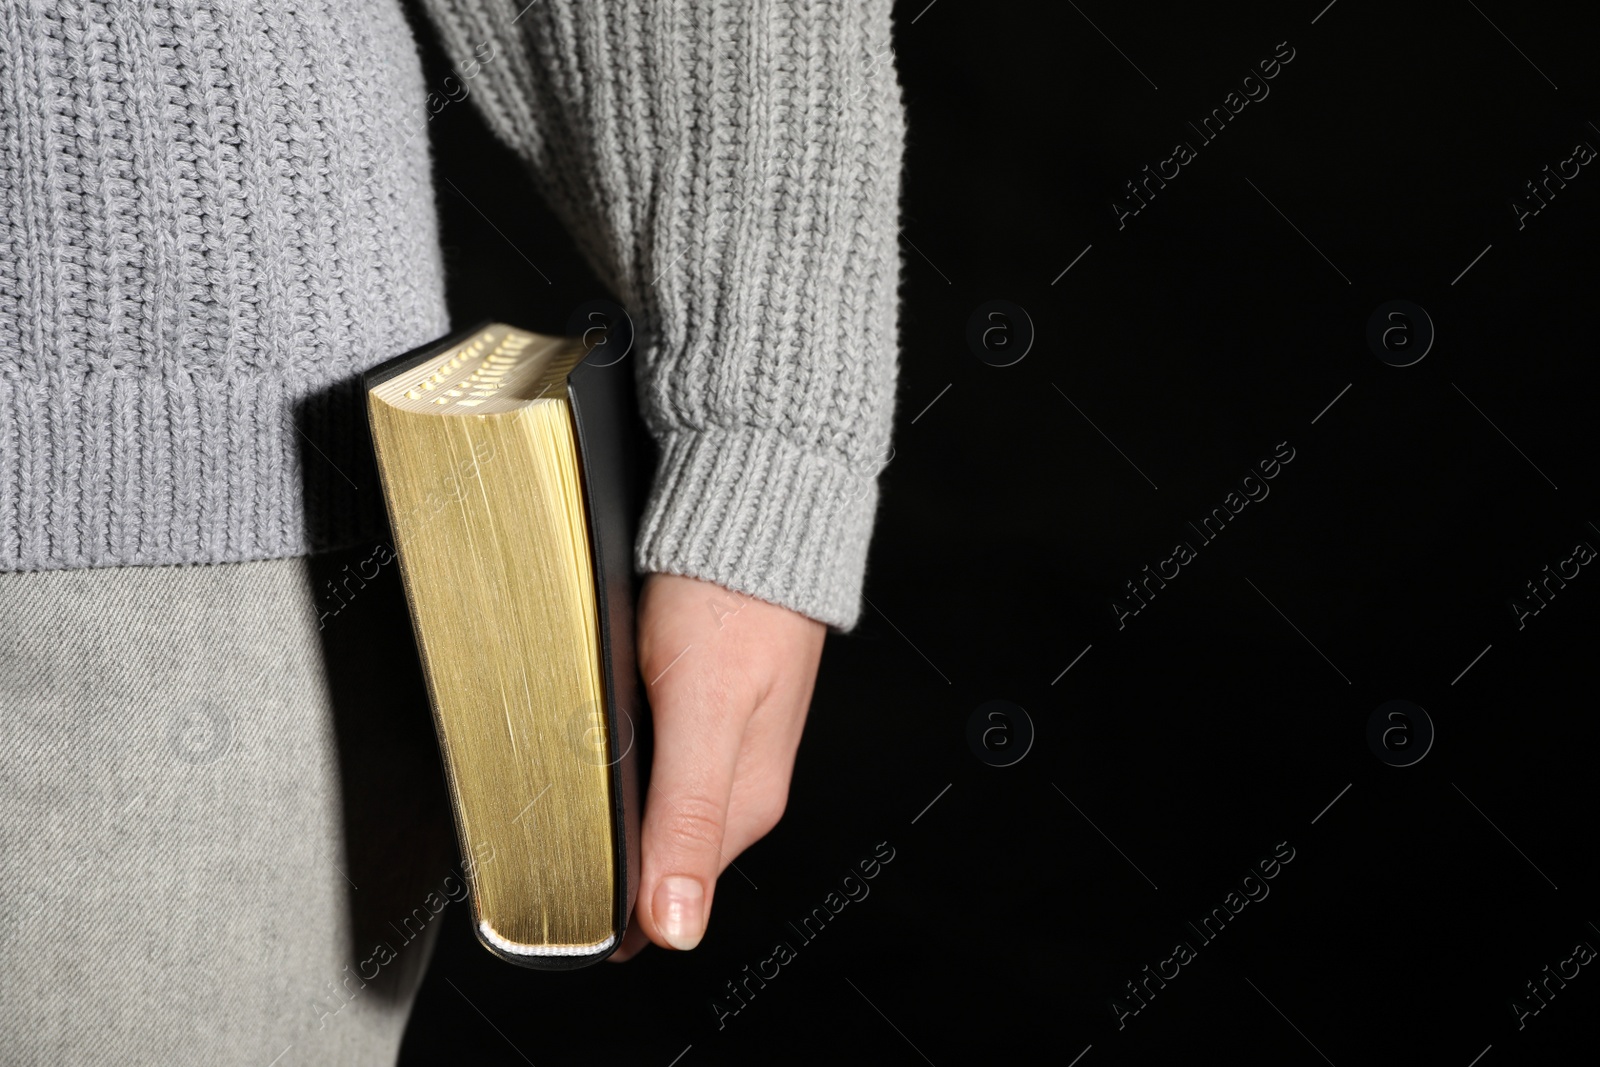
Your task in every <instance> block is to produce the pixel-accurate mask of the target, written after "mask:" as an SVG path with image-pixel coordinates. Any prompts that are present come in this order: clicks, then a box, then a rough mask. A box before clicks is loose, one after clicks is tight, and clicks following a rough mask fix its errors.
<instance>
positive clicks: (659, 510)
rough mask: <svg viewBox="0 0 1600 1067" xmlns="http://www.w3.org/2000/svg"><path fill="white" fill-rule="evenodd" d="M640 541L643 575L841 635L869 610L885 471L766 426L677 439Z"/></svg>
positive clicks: (670, 445)
mask: <svg viewBox="0 0 1600 1067" xmlns="http://www.w3.org/2000/svg"><path fill="white" fill-rule="evenodd" d="M660 443H661V446H662V447H661V455H660V460H659V461H658V463H657V467H656V477H655V481H654V484H653V486H652V488H651V493H650V499H649V502H648V503H647V504H646V505H645V512H644V517H643V520H642V521H641V523H640V528H639V538H638V541H637V543H636V563H637V566H638V567H639V569H640V570H641V571H645V572H662V573H666V574H681V575H685V576H687V577H691V578H700V579H703V580H705V581H709V582H715V583H717V584H718V585H721V586H725V587H726V588H728V589H731V590H733V591H735V592H739V593H745V594H747V595H749V596H753V597H756V598H758V599H760V600H766V601H769V602H771V603H774V604H781V605H783V606H785V607H788V608H790V609H792V610H795V611H798V612H800V613H801V614H803V615H806V616H809V617H810V618H813V619H817V620H818V621H820V622H825V623H827V624H828V625H830V626H834V627H837V628H838V629H840V630H844V631H848V630H850V629H852V628H853V627H854V626H855V624H856V620H857V618H858V617H859V616H860V613H861V586H862V580H863V577H864V574H865V571H866V564H867V545H868V542H869V541H870V539H871V535H872V519H873V513H874V511H875V510H876V508H877V504H878V488H877V482H876V479H875V475H876V473H877V472H876V471H872V470H868V471H857V470H854V469H853V468H851V467H850V466H849V465H848V464H846V463H844V462H842V461H841V460H839V459H836V458H833V457H830V456H825V455H821V454H818V453H816V452H813V451H808V450H806V449H802V448H800V447H798V446H796V445H794V444H793V443H791V442H790V441H788V440H787V439H785V438H784V437H783V436H782V435H781V434H778V433H775V432H772V431H763V430H755V429H748V428H744V429H732V430H721V429H719V430H709V431H704V432H684V433H678V434H672V435H669V436H667V437H666V438H665V439H664V440H662V441H661V442H660Z"/></svg>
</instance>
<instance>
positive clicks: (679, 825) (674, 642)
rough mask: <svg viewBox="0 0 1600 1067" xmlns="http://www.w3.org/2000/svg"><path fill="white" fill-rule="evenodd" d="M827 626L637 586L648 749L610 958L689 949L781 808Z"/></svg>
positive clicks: (661, 587) (689, 587) (712, 594)
mask: <svg viewBox="0 0 1600 1067" xmlns="http://www.w3.org/2000/svg"><path fill="white" fill-rule="evenodd" d="M730 605H731V606H730ZM825 631H826V628H825V627H823V626H822V624H820V623H817V622H814V621H812V620H810V619H807V618H805V617H804V616H801V615H798V614H796V613H794V612H791V611H788V610H786V609H784V608H780V607H777V606H775V605H772V604H767V603H765V602H762V601H756V600H751V599H749V598H740V597H737V596H736V595H735V594H732V593H729V592H728V591H727V590H724V589H721V588H720V587H718V586H715V585H712V584H711V583H707V582H701V581H697V580H695V579H691V578H681V577H676V576H668V575H659V574H657V575H651V576H650V577H649V579H647V581H646V583H645V589H644V592H643V595H642V596H641V598H640V605H639V665H640V670H641V673H642V674H643V676H644V679H645V684H646V687H647V690H648V693H649V697H650V705H651V713H652V719H653V722H654V726H655V755H654V760H653V763H652V773H651V782H650V788H649V790H648V791H647V794H646V797H645V811H644V821H643V825H642V827H641V837H642V842H641V852H642V857H641V858H642V867H643V869H642V872H641V877H640V885H639V894H638V897H637V900H636V902H635V904H634V917H635V920H636V921H635V924H634V928H633V929H632V930H630V933H629V936H628V937H627V938H626V939H625V941H624V943H623V945H622V946H620V947H619V948H618V950H617V952H616V953H614V954H613V956H612V958H613V959H617V960H619V961H620V960H625V959H627V958H629V957H630V956H632V955H634V954H635V953H636V952H637V951H639V949H640V948H642V947H643V946H644V944H645V943H646V939H648V941H651V942H654V943H656V944H658V945H661V946H662V947H664V948H675V949H679V950H687V949H692V948H694V947H695V946H696V945H697V944H699V943H700V939H701V938H702V937H703V936H704V933H705V929H706V924H707V921H708V919H709V916H710V912H711V902H712V897H713V895H714V892H715V888H716V882H717V876H718V875H719V874H721V873H722V871H723V870H724V868H726V867H727V866H728V865H729V864H730V863H732V861H733V859H734V857H736V856H737V855H738V854H739V853H740V852H742V851H743V850H744V849H745V848H747V847H748V846H749V845H751V844H752V843H754V842H755V841H757V840H759V839H760V838H761V837H762V836H764V835H765V834H766V833H767V832H768V831H769V830H771V829H772V827H773V826H774V825H775V824H776V823H777V821H778V819H779V818H780V817H781V816H782V814H783V809H784V803H785V801H786V799H787V796H788V791H789V780H790V775H791V772H792V769H793V764H794V756H795V751H796V749H797V747H798V745H799V742H800V732H801V729H802V727H803V726H804V723H805V713H806V707H807V705H808V704H809V703H810V697H811V690H812V685H813V683H814V681H815V677H816V668H817V660H818V658H819V657H820V655H821V649H822V639H823V635H824V634H825Z"/></svg>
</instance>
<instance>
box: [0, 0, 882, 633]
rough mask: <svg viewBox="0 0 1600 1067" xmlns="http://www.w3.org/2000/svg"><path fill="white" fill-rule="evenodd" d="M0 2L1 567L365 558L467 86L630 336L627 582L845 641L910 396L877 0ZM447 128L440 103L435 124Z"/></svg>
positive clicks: (429, 316)
mask: <svg viewBox="0 0 1600 1067" xmlns="http://www.w3.org/2000/svg"><path fill="white" fill-rule="evenodd" d="M425 6H426V7H427V9H428V14H429V16H430V17H431V20H432V23H433V26H432V27H431V28H432V29H433V30H434V31H436V32H437V33H438V34H439V36H440V39H441V40H442V42H443V43H444V46H445V50H446V52H447V54H448V55H449V56H450V57H451V58H452V60H453V61H454V65H455V70H456V75H457V79H458V80H457V82H456V83H455V84H454V85H449V86H430V85H426V84H425V83H424V80H423V76H422V73H421V69H420V65H419V62H418V57H417V50H416V44H415V41H414V40H413V38H412V35H411V30H410V28H409V27H408V26H407V24H406V21H405V19H404V17H403V15H402V13H401V11H400V10H399V8H398V6H397V3H396V0H302V2H296V3H282V4H279V3H272V2H270V0H257V2H247V0H138V2H132V0H99V2H95V0H7V2H6V3H4V4H0V570H40V569H50V568H68V567H97V566H117V565H129V564H168V563H221V562H232V561H242V560H252V559H267V558H274V557H283V556H291V555H299V554H304V553H306V552H310V551H314V550H317V549H319V548H323V547H332V546H335V545H340V544H351V543H355V542H356V541H358V540H362V539H370V538H375V537H380V536H382V535H383V526H382V519H381V511H380V510H379V506H378V505H379V502H378V499H377V497H378V487H377V486H376V485H373V484H356V483H353V482H352V480H351V479H350V478H349V477H348V476H347V474H346V473H345V472H346V471H347V470H358V469H359V465H358V464H357V463H356V462H355V459H356V458H357V457H358V456H359V455H360V454H361V452H362V451H363V450H365V448H366V447H367V446H366V440H365V428H364V426H363V425H362V424H361V422H360V420H359V418H353V417H351V416H352V413H353V412H359V410H360V409H359V408H358V407H356V406H355V405H353V404H350V403H340V402H338V401H339V398H340V397H345V399H348V397H347V396H346V395H345V394H347V393H348V392H349V390H351V389H353V381H354V375H355V374H357V373H358V372H359V371H361V370H363V369H365V368H367V367H370V366H372V365H373V364H375V363H378V362H380V361H382V360H384V359H386V358H388V357H390V356H392V355H395V354H397V353H399V352H402V351H404V350H406V349H409V348H413V347H415V346H417V345H420V344H423V343H425V342H427V341H430V340H433V339H434V338H436V337H438V336H440V335H442V334H444V333H445V332H447V330H448V327H449V323H448V321H447V316H446V312H445V305H444V282H443V276H442V265H441V256H440V249H439V246H438V236H437V228H436V220H435V213H434V210H435V209H434V190H433V187H432V183H431V176H430V168H431V163H430V158H429V154H428V147H427V144H428V138H427V128H428V127H427V118H428V112H429V106H430V104H429V102H430V96H429V94H430V92H431V93H433V94H435V95H434V96H433V97H432V98H431V99H433V100H434V101H437V99H438V98H439V96H441V95H444V94H447V93H454V94H456V95H459V93H460V86H461V85H462V84H465V85H466V86H467V87H468V90H469V95H470V98H471V99H472V100H473V101H475V102H476V104H477V105H478V106H480V107H481V108H482V110H483V113H484V115H485V116H486V118H487V120H488V122H489V124H490V126H491V127H492V129H493V130H494V131H495V132H496V134H498V135H499V136H500V137H502V138H503V139H504V140H506V141H507V142H508V143H509V144H510V145H511V146H512V147H513V148H515V149H516V150H517V151H518V152H519V153H520V154H521V155H522V156H523V157H524V158H525V159H526V160H527V162H528V164H529V166H530V167H531V169H532V172H533V175H534V178H535V180H536V182H537V183H538V184H539V186H540V188H541V191H542V192H543V193H544V195H545V196H546V198H547V200H548V201H549V202H550V204H551V205H552V207H553V208H554V209H555V210H556V211H557V212H558V214H559V215H560V216H561V217H562V219H563V221H564V222H565V224H566V225H567V226H568V227H569V228H570V229H571V231H572V233H573V235H574V237H575V239H576V240H577V241H578V242H579V246H580V248H581V249H582V250H583V253H584V255H585V257H586V259H587V260H588V261H589V263H590V265H591V266H592V267H593V268H594V269H595V271H596V273H597V275H598V276H599V277H600V278H601V279H602V280H603V281H604V282H605V283H606V284H607V286H608V287H609V288H610V289H611V290H612V291H613V293H614V294H615V295H616V297H617V298H618V300H619V301H620V302H621V303H622V304H623V305H624V306H625V307H627V308H628V309H629V311H630V312H631V313H632V315H633V318H634V319H635V322H636V325H637V326H638V329H639V339H638V342H637V344H636V349H635V352H636V357H630V358H636V359H637V363H636V373H637V382H638V387H639V391H640V398H641V401H642V407H643V410H644V413H645V419H646V422H647V424H648V426H649V428H650V431H651V433H652V434H653V435H654V436H655V438H656V440H657V441H658V443H659V444H660V446H661V461H660V466H659V468H658V469H657V471H656V472H655V479H654V482H653V486H652V491H651V494H650V499H649V503H648V505H647V509H646V513H645V516H644V519H643V523H642V526H641V530H640V534H639V540H638V544H637V558H636V562H637V565H638V566H639V568H640V569H641V570H644V571H665V572H671V573H678V574H687V575H691V576H695V577H700V578H705V579H708V580H711V581H715V582H718V583H721V584H723V585H726V586H729V587H730V588H733V589H736V590H739V591H742V592H746V593H749V594H751V595H754V596H757V597H760V598H762V599H764V600H769V601H772V602H774V603H778V604H782V605H785V606H787V607H791V608H794V609H795V610H798V611H801V612H803V613H805V614H807V615H810V616H812V617H813V618H817V619H820V620H823V621H825V622H828V623H831V624H834V625H836V626H840V627H843V628H849V627H850V626H852V625H853V624H854V622H855V620H856V618H857V616H858V613H859V602H860V590H861V582H862V572H863V568H864V566H865V558H866V549H867V543H868V539H869V535H870V532H871V527H872V519H873V513H874V510H875V507H876V503H877V488H876V476H877V473H878V470H879V467H880V466H881V463H882V460H883V457H884V456H885V454H886V453H887V451H888V447H887V446H888V436H889V425H890V416H891V412H892V408H893V400H894V383H895V362H896V360H895V356H896V345H897V331H896V317H897V314H896V313H897V303H898V282H899V273H900V266H901V260H900V251H899V246H898V222H897V217H898V196H899V185H900V166H901V156H902V151H903V139H904V113H903V110H902V105H901V98H900V90H899V86H898V83H897V81H896V77H895V73H894V69H893V62H892V53H890V51H889V29H890V2H889V0H764V2H757V0H656V2H651V0H588V2H582V3H580V2H572V0H534V2H532V3H526V0H426V3H425ZM435 106H437V105H436V104H435Z"/></svg>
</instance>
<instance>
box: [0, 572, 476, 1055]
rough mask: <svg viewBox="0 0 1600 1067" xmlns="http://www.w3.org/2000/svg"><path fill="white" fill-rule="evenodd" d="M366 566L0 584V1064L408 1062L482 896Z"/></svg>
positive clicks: (394, 626)
mask: <svg viewBox="0 0 1600 1067" xmlns="http://www.w3.org/2000/svg"><path fill="white" fill-rule="evenodd" d="M369 558H371V557H370V553H365V554H361V553H357V554H345V555H343V556H336V557H329V558H325V559H318V560H312V561H308V560H305V559H289V560H269V561H260V562H252V563H240V564H224V565H218V566H180V567H130V568H99V569H92V570H76V571H62V570H57V571H39V572H31V573H6V574H0V780H3V782H4V787H3V789H0V857H3V858H0V869H3V871H4V877H3V878H0V974H3V975H4V981H3V982H0V1060H3V1062H5V1063H6V1064H18V1065H22V1064H52V1065H53V1064H91V1063H94V1064H98V1063H128V1064H152V1065H162V1067H168V1065H183V1064H196V1065H202V1064H203V1065H207V1067H213V1065H233V1064H240V1065H248V1067H265V1065H266V1064H268V1063H273V1062H274V1057H278V1056H280V1054H282V1055H281V1058H280V1059H277V1060H276V1061H275V1062H276V1064H277V1065H278V1067H291V1065H295V1064H392V1063H393V1062H394V1059H395V1056H396V1054H397V1052H398V1049H399V1045H400V1039H401V1035H402V1033H403V1031H404V1027H405V1021H406V1014H407V1011H408V1010H409V1006H410V1003H411V1000H412V997H413V994H414V992H415V989H416V986H417V984H418V982H419V980H420V976H421V974H422V972H423V970H424V968H425V966H426V962H427V958H428V955H429V952H430V949H431V944H432V939H433V937H434V936H435V933H436V931H437V930H438V928H439V923H440V921H441V920H440V919H439V918H438V917H437V916H438V915H439V914H442V910H443V904H442V901H441V900H440V898H441V897H453V898H456V899H459V898H461V897H464V895H465V887H464V885H462V884H461V883H459V881H453V880H452V874H451V871H452V865H453V862H454V859H455V857H454V854H453V850H454V843H453V840H452V838H451V835H450V833H449V826H448V811H447V809H446V808H445V807H444V800H443V792H442V786H441V784H440V774H439V769H438V756H437V751H436V748H435V746H434V745H433V743H432V738H431V733H430V731H431V722H430V721H429V720H428V718H427V715H428V712H427V707H426V704H425V702H424V700H423V697H422V694H421V690H420V685H421V681H420V677H419V676H418V675H417V674H416V668H415V662H414V658H413V657H410V656H409V655H408V646H406V645H403V644H402V645H398V646H397V645H396V641H397V640H401V639H405V638H406V637H407V636H408V635H407V634H406V632H405V629H404V627H405V617H404V615H403V614H401V613H400V611H399V603H400V601H399V596H398V590H397V589H396V588H394V582H393V576H392V575H390V574H389V573H388V571H389V570H392V568H385V569H384V571H383V573H380V574H376V575H374V570H375V568H374V567H373V566H371V565H368V566H366V567H362V566H361V564H362V563H363V562H364V561H365V560H366V559H369ZM350 562H353V563H354V567H353V568H352V569H355V570H360V571H362V573H365V574H368V575H374V580H372V581H368V582H361V581H360V580H359V579H358V580H357V581H356V582H354V583H352V584H350V585H349V586H348V588H347V590H346V591H345V593H344V595H343V597H342V599H341V600H335V599H334V598H333V597H332V596H331V594H329V593H328V591H327V587H326V582H327V581H328V580H329V579H330V578H333V577H335V576H336V575H337V574H339V573H341V572H338V571H337V568H338V567H339V566H340V565H341V564H345V563H350ZM313 581H316V583H317V587H318V589H321V590H322V595H321V596H320V597H317V598H314V597H313V589H312V586H313ZM319 616H320V618H321V623H322V624H324V628H323V629H321V630H319ZM325 663H326V664H328V665H329V666H327V667H325V666H324V664H325ZM430 894H433V896H432V897H430ZM435 904H438V905H439V907H438V909H437V911H436V909H435ZM391 924H392V925H391ZM407 935H410V936H409V937H408V936H407ZM380 942H381V943H386V944H388V945H389V946H390V949H391V952H392V957H391V958H388V959H384V958H383V954H382V953H376V952H375V949H376V947H377V945H378V944H379V943H380ZM374 960H376V962H368V961H374ZM369 979H370V980H369Z"/></svg>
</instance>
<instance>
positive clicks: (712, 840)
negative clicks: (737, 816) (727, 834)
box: [659, 796, 723, 850]
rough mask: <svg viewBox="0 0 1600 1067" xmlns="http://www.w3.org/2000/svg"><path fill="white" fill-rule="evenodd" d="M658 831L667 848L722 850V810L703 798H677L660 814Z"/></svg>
mask: <svg viewBox="0 0 1600 1067" xmlns="http://www.w3.org/2000/svg"><path fill="white" fill-rule="evenodd" d="M659 825H660V827H661V830H662V831H663V832H664V833H665V835H666V837H667V840H668V841H669V842H670V847H673V848H676V849H683V848H686V847H687V848H689V849H694V850H698V849H699V848H701V847H707V848H711V849H718V848H721V847H722V835H723V825H722V811H721V809H720V808H719V807H718V806H717V805H716V804H715V803H713V802H712V801H711V800H708V799H706V798H705V797H699V796H689V797H677V798H674V799H672V800H669V801H668V803H667V807H666V810H665V811H664V812H663V813H662V817H661V822H660V824H659Z"/></svg>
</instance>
